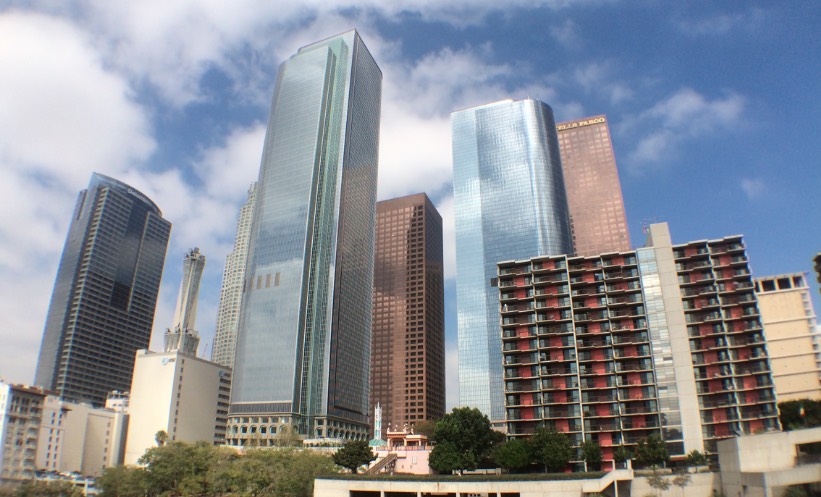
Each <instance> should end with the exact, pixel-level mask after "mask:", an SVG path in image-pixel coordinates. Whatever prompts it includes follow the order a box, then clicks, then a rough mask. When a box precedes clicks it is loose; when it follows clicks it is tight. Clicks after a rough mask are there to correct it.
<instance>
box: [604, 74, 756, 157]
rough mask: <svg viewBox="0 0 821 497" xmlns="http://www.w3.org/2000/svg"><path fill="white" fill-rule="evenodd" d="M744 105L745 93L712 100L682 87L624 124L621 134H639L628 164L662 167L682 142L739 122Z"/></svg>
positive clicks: (620, 129) (727, 127)
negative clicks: (662, 162)
mask: <svg viewBox="0 0 821 497" xmlns="http://www.w3.org/2000/svg"><path fill="white" fill-rule="evenodd" d="M744 106H745V99H744V97H742V96H741V95H738V94H736V93H727V94H725V96H723V97H718V98H715V99H713V100H710V99H709V98H707V97H705V96H704V95H702V94H701V93H699V92H697V91H695V90H693V89H692V88H682V89H680V90H678V91H677V92H675V93H674V94H672V95H671V96H670V97H668V98H666V99H665V100H662V101H661V102H658V103H656V104H655V105H654V106H653V107H651V108H650V109H647V110H645V111H643V112H641V113H639V114H638V115H635V116H632V117H628V118H627V119H625V121H624V122H623V123H622V124H621V125H620V127H619V133H620V134H623V135H633V136H635V137H636V145H635V147H634V149H633V151H632V152H630V153H629V155H628V157H627V163H628V168H629V169H631V170H632V171H633V172H640V171H643V170H648V169H654V168H658V167H660V166H661V164H660V162H661V161H663V160H664V159H665V158H669V157H671V156H673V155H675V153H676V151H677V148H678V147H679V146H680V145H681V144H682V143H684V142H686V141H690V140H694V139H697V138H700V137H703V136H705V135H707V134H710V133H713V132H716V131H720V130H726V129H729V128H731V127H732V126H734V125H736V124H738V123H739V122H740V121H741V119H742V117H743V113H744ZM644 130H649V131H648V132H645V131H644Z"/></svg>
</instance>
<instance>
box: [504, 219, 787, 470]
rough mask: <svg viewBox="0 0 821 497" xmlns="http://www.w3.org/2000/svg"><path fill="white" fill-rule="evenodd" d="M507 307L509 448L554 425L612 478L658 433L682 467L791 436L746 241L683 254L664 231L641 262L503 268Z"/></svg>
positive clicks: (541, 261) (576, 261)
mask: <svg viewBox="0 0 821 497" xmlns="http://www.w3.org/2000/svg"><path fill="white" fill-rule="evenodd" d="M499 298H500V301H499V306H500V310H501V315H502V319H501V328H502V337H503V338H502V341H503V343H504V345H503V348H504V352H503V354H504V376H505V393H506V397H505V405H506V407H507V413H506V415H507V425H508V434H509V435H510V436H514V437H521V436H528V435H530V434H531V433H533V432H534V431H535V429H536V428H537V427H539V426H548V427H553V428H555V429H557V430H560V431H564V432H567V433H569V434H570V435H571V437H572V438H573V439H574V441H575V444H576V445H581V443H582V442H583V441H585V440H593V441H595V442H597V443H599V445H601V446H602V452H603V455H604V460H605V467H607V465H610V467H612V462H613V455H614V454H613V452H614V450H615V447H617V446H619V445H626V446H631V445H634V444H636V443H637V442H638V441H639V440H640V439H642V438H644V437H647V436H649V435H651V434H654V433H655V434H659V435H660V436H662V437H663V439H664V440H665V442H666V444H667V448H668V451H669V452H670V454H671V456H673V457H676V458H683V457H684V456H685V455H686V454H688V453H689V452H691V451H693V450H698V451H707V452H710V453H715V451H716V443H717V441H718V440H721V439H723V438H727V437H731V436H735V435H737V434H750V433H755V432H758V431H767V430H774V429H778V428H779V421H778V412H777V409H776V406H775V394H774V387H773V381H772V373H771V370H770V366H769V360H768V355H767V347H766V344H765V341H764V335H763V330H762V326H761V320H760V316H759V314H758V309H757V305H756V299H755V294H754V292H753V283H752V279H751V276H750V271H749V265H748V261H747V258H746V252H745V248H744V245H743V242H742V238H741V237H740V236H735V237H727V238H723V239H720V240H710V241H703V242H692V243H688V244H683V245H672V243H671V241H670V236H669V232H668V231H667V226H666V224H655V225H652V226H650V237H649V239H648V244H647V246H646V247H644V248H641V249H637V250H635V251H627V252H618V253H608V254H603V255H599V256H590V257H567V256H546V257H535V258H531V259H527V260H522V261H509V262H500V263H499ZM577 464H579V465H580V464H581V462H577Z"/></svg>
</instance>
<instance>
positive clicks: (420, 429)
mask: <svg viewBox="0 0 821 497" xmlns="http://www.w3.org/2000/svg"><path fill="white" fill-rule="evenodd" d="M435 430H436V421H435V420H432V419H426V420H424V421H419V422H418V423H416V424H415V425H413V432H414V433H418V434H420V435H425V436H426V437H428V438H429V439H430V438H433V432H434V431H435Z"/></svg>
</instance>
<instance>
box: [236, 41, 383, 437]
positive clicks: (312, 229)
mask: <svg viewBox="0 0 821 497" xmlns="http://www.w3.org/2000/svg"><path fill="white" fill-rule="evenodd" d="M381 88H382V73H381V71H380V70H379V67H377V65H376V63H375V62H374V60H373V58H372V57H371V55H370V53H369V52H368V50H367V48H366V47H365V45H364V43H363V42H362V40H361V38H360V37H359V35H358V33H356V32H355V31H349V32H347V33H344V34H341V35H339V36H336V37H333V38H330V39H327V40H324V41H320V42H317V43H314V44H312V45H309V46H306V47H303V48H301V49H300V50H299V51H298V52H297V53H296V54H295V55H294V56H292V57H291V58H290V59H289V60H287V61H285V62H284V63H283V64H282V65H281V66H280V68H279V72H278V76H277V86H276V90H275V93H274V98H273V103H272V106H271V115H270V119H269V122H268V130H267V134H266V138H265V145H264V148H263V155H262V165H261V168H260V176H259V180H258V182H257V198H256V207H255V211H254V216H253V221H252V225H251V238H250V243H249V251H248V263H247V267H246V274H245V290H244V292H245V293H244V296H243V300H242V309H241V312H240V323H239V333H238V340H237V351H236V357H235V361H234V380H233V384H232V386H231V389H232V390H231V413H230V414H231V415H230V424H231V430H230V434H229V435H231V436H229V443H231V444H238V445H242V444H245V443H247V442H248V440H249V439H251V438H262V439H263V440H265V441H268V442H271V441H272V439H273V437H274V436H275V433H276V432H278V431H279V427H281V426H283V425H285V426H288V427H289V428H288V429H290V430H293V431H295V432H297V433H299V434H300V435H302V436H306V437H326V436H329V435H330V434H335V435H336V436H337V437H339V438H359V439H362V440H367V438H368V417H369V412H368V405H369V375H368V373H369V369H370V335H371V299H372V293H373V265H374V262H373V253H374V221H375V217H376V213H375V209H376V168H377V159H378V144H379V117H380V107H381ZM263 427H264V428H265V429H266V432H265V436H263V437H259V435H261V434H262V433H261V428H263ZM234 429H236V430H234ZM235 431H236V435H237V436H235V437H234V436H233V435H234V433H235ZM272 431H273V432H274V433H272ZM251 435H254V437H251ZM255 443H256V442H255ZM262 443H265V442H262Z"/></svg>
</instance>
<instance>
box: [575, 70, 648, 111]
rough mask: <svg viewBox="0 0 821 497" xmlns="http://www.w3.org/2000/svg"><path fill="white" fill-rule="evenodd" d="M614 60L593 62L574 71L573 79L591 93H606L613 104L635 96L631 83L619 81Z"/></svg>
mask: <svg viewBox="0 0 821 497" xmlns="http://www.w3.org/2000/svg"><path fill="white" fill-rule="evenodd" d="M617 66H618V64H617V63H615V62H614V61H610V60H608V61H604V62H592V63H589V64H586V65H582V66H579V67H576V68H575V69H574V70H573V71H572V73H571V74H572V79H573V81H574V82H575V83H576V84H577V85H579V86H581V88H582V89H584V91H585V93H587V94H589V95H604V96H606V98H607V99H609V100H610V103H612V104H619V103H622V102H624V101H626V100H629V99H630V98H632V97H633V90H632V89H631V88H630V85H628V84H627V83H624V82H622V81H619V78H618V76H617V75H616V72H617V71H616V67H617Z"/></svg>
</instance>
